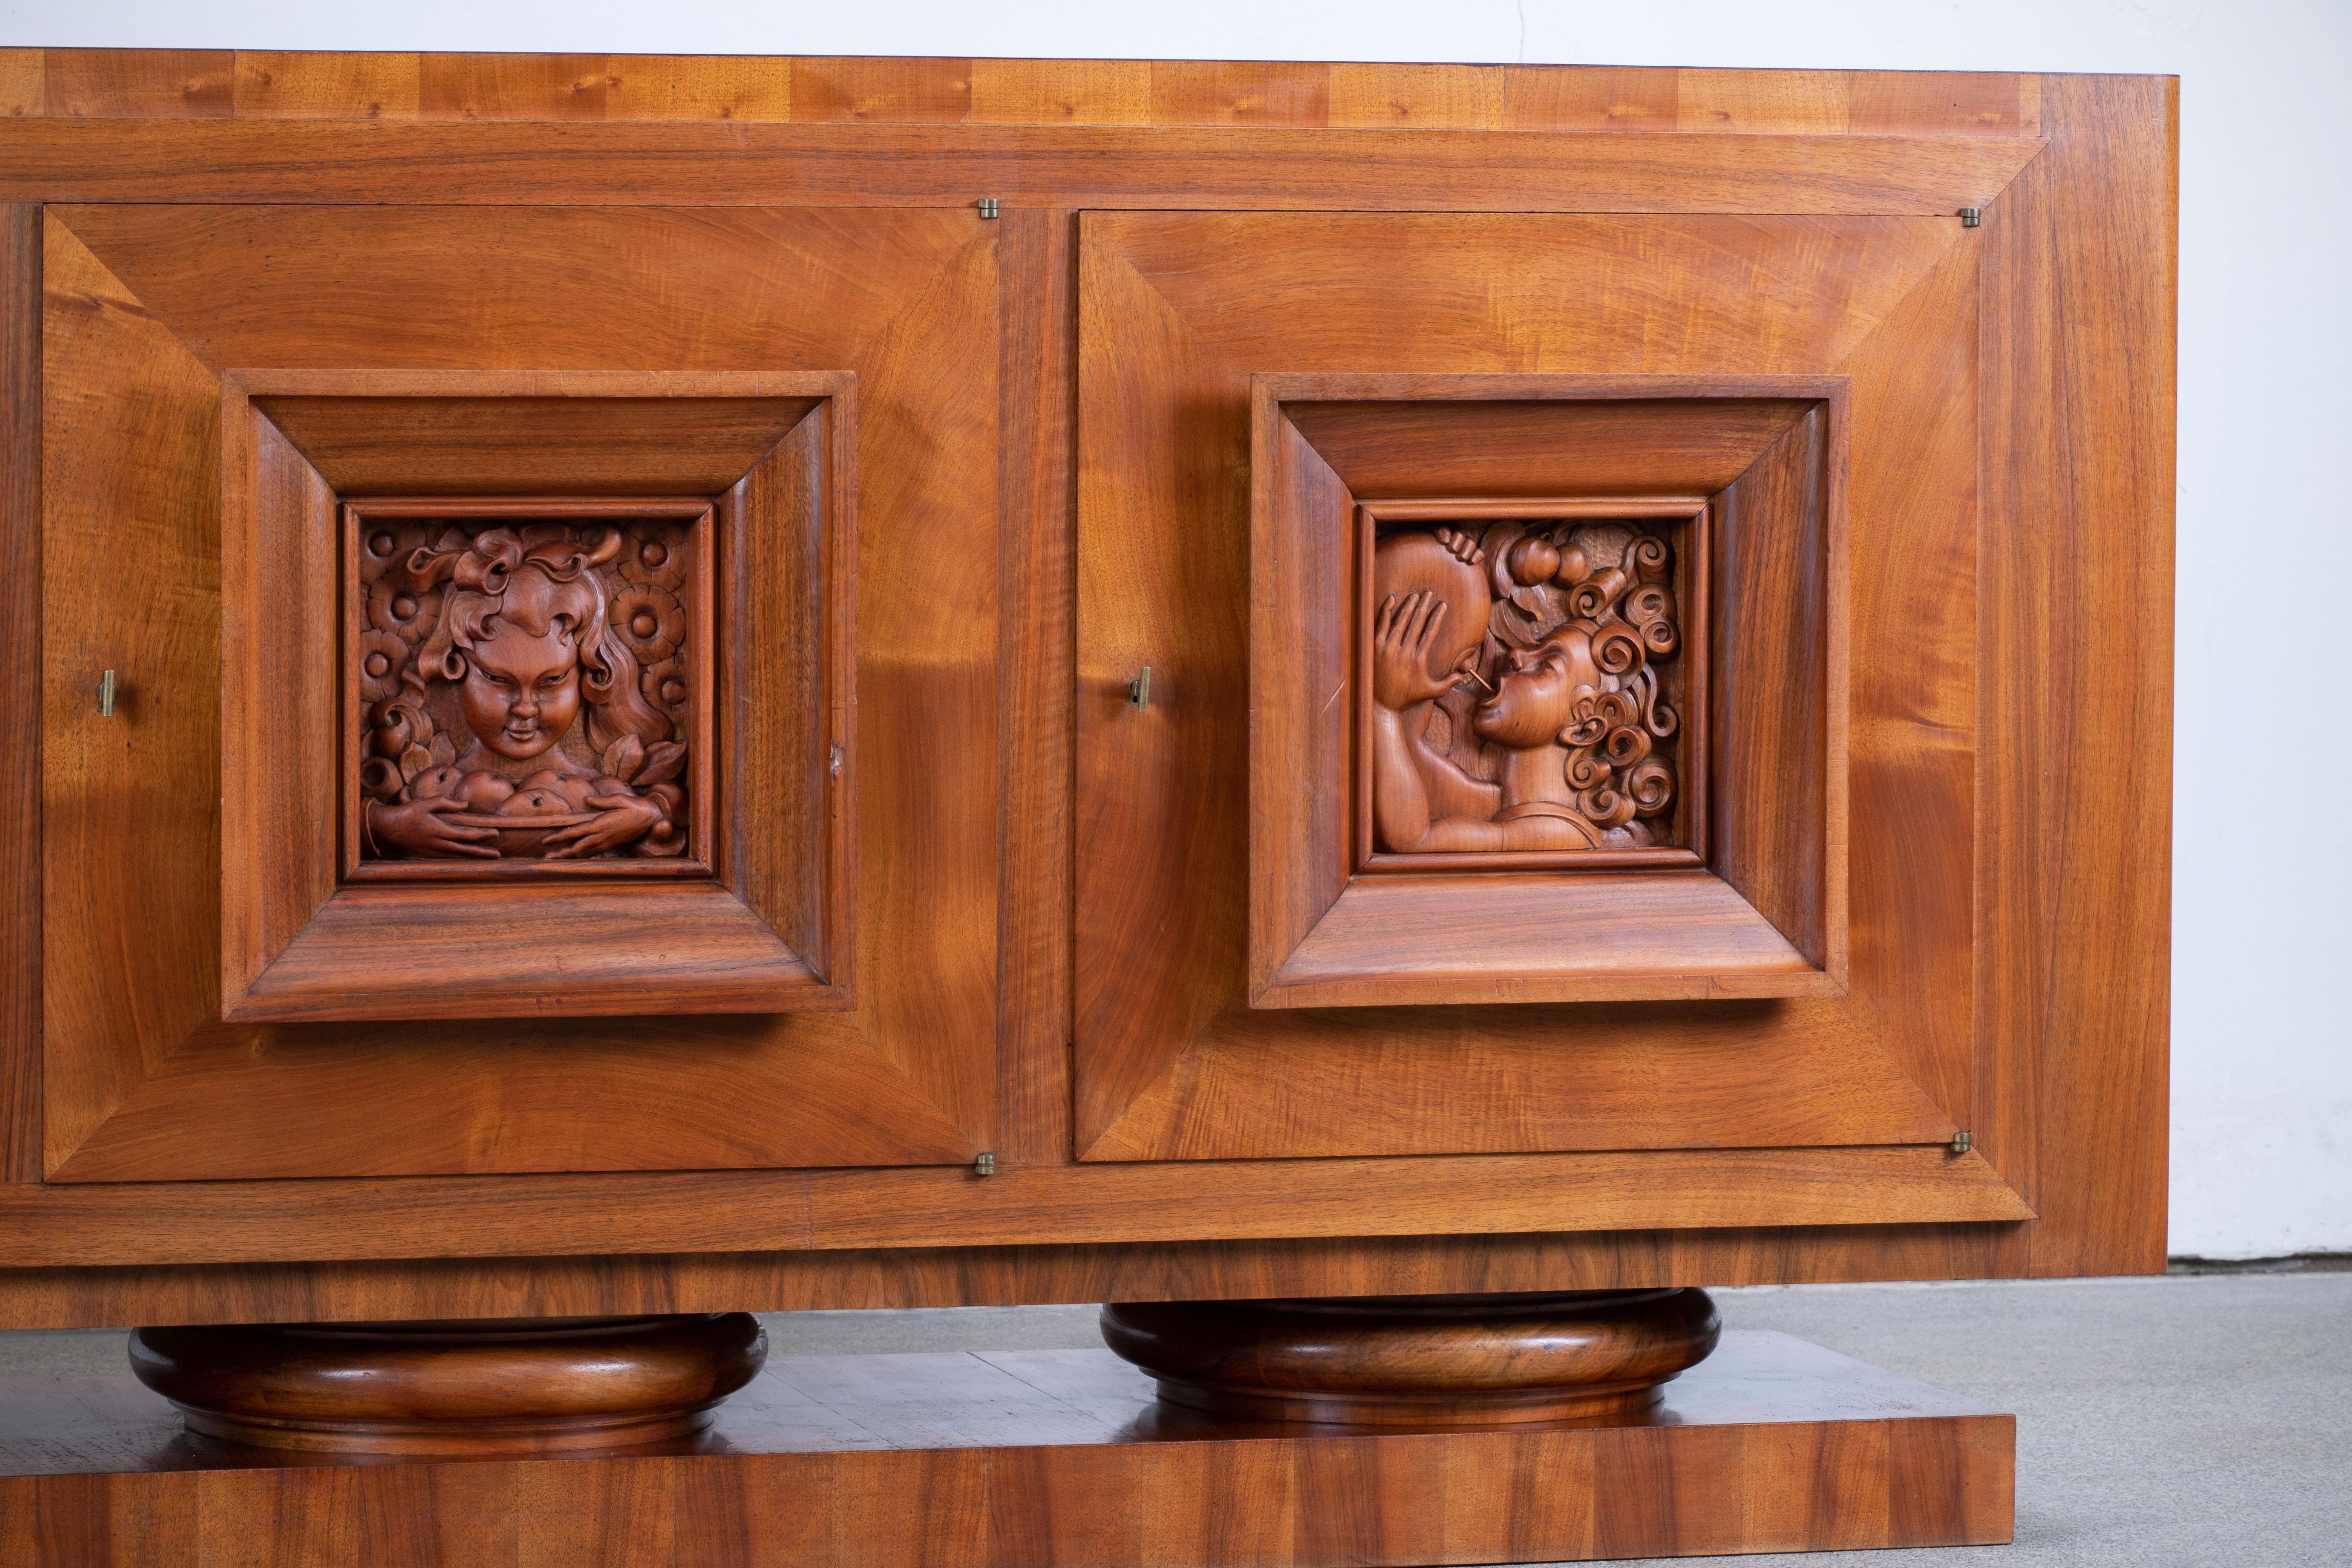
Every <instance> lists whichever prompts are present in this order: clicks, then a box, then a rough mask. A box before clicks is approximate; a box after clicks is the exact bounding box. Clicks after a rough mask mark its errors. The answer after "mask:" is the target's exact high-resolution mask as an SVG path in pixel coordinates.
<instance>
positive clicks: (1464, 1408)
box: [1102, 1288, 1721, 1427]
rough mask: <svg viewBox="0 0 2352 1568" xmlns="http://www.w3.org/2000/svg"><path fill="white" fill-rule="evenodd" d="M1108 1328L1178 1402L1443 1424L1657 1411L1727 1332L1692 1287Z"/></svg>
mask: <svg viewBox="0 0 2352 1568" xmlns="http://www.w3.org/2000/svg"><path fill="white" fill-rule="evenodd" d="M1102 1331H1103V1340H1104V1342H1106V1343H1108V1345H1109V1346H1110V1348H1111V1349H1112V1350H1114V1351H1116V1352H1118V1354H1119V1355H1121V1356H1123V1357H1125V1358H1126V1359H1127V1360H1129V1361H1131V1362H1133V1363H1135V1364H1136V1365H1138V1366H1139V1367H1142V1368H1143V1369H1144V1370H1145V1371H1147V1372H1149V1373H1151V1374H1152V1375H1153V1376H1154V1377H1155V1378H1157V1379H1159V1382H1160V1398H1161V1399H1163V1400H1165V1401H1167V1402H1168V1403H1169V1404H1171V1405H1188V1406H1190V1407H1192V1408H1193V1409H1195V1410H1208V1411H1214V1412H1216V1413H1218V1414H1220V1415H1245V1416H1250V1417H1253V1418H1255V1419H1260V1420H1266V1421H1318V1422H1325V1423H1331V1422H1338V1423H1341V1424H1344V1425H1352V1426H1421V1427H1438V1426H1492V1425H1495V1424H1496V1423H1497V1422H1516V1421H1570V1420H1578V1419H1581V1418H1583V1417H1585V1416H1591V1415H1622V1414H1623V1413H1625V1412H1628V1411H1633V1410H1643V1409H1646V1408H1648V1407H1649V1406H1650V1405H1654V1404H1656V1403H1657V1402H1658V1399H1659V1395H1660V1390H1661V1389H1662V1388H1663V1387H1664V1384H1667V1383H1668V1382H1670V1381H1672V1380H1673V1379H1674V1378H1675V1377H1678V1376H1680V1375H1681V1374H1682V1373H1685V1372H1686V1371H1688V1370H1689V1369H1690V1368H1692V1367H1694V1366H1696V1365H1697V1364H1698V1363H1700V1362H1702V1361H1705V1360H1706V1354H1707V1352H1709V1351H1711V1350H1713V1349H1715V1342H1716V1336H1717V1333H1718V1332H1720V1331H1721V1325H1720V1324H1719V1323H1718V1322H1717V1320H1716V1315H1715V1303H1714V1302H1713V1301H1711V1300H1708V1299H1707V1294H1706V1291H1704V1290H1698V1289H1688V1288H1685V1289H1663V1290H1571V1291H1566V1292H1552V1293H1547V1294H1541V1295H1501V1296H1359V1297H1344V1298H1335V1299H1331V1300H1290V1301H1134V1302H1115V1303H1113V1304H1111V1305H1109V1306H1107V1307H1105V1308H1104V1309H1103V1310H1102Z"/></svg>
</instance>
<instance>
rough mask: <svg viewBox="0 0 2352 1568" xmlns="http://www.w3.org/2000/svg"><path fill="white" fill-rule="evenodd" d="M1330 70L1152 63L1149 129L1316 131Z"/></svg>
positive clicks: (1250, 63)
mask: <svg viewBox="0 0 2352 1568" xmlns="http://www.w3.org/2000/svg"><path fill="white" fill-rule="evenodd" d="M1330 106H1331V68H1330V67H1328V66H1327V65H1322V64H1319V63H1314V62H1307V63H1298V62H1290V63H1285V62H1282V61H1274V60H1154V61H1152V62H1151V123H1152V124H1154V125H1265V126H1310V125H1321V124H1323V123H1324V122H1325V121H1326V120H1327V119H1328V115H1329V113H1330Z"/></svg>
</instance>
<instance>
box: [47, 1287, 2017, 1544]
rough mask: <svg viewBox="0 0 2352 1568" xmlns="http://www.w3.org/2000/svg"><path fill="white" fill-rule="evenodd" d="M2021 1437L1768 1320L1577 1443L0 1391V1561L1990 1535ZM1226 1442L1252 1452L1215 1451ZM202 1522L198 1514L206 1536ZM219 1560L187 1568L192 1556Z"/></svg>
mask: <svg viewBox="0 0 2352 1568" xmlns="http://www.w3.org/2000/svg"><path fill="white" fill-rule="evenodd" d="M2015 1434H2016V1426H2015V1422H2014V1420H2013V1419H2012V1418H2011V1417H2010V1416H2008V1415H1998V1414H1995V1413H1993V1412H1991V1411H1989V1410H1986V1409H1984V1408H1982V1407H1980V1406H1978V1405H1973V1404H1970V1403H1969V1402H1968V1401H1966V1400H1963V1399H1959V1398H1957V1397H1955V1396H1953V1395H1951V1394H1944V1393H1942V1392H1940V1391H1938V1390H1936V1389H1933V1388H1929V1387H1927V1386H1925V1385H1923V1384H1917V1383H1914V1382H1911V1381H1910V1380H1908V1379H1906V1378H1902V1377H1897V1376H1895V1374H1893V1373H1887V1372H1882V1371H1880V1370H1879V1369H1877V1368H1875V1367H1871V1366H1865V1365H1864V1364H1862V1363H1859V1362H1854V1361H1850V1360H1848V1359H1846V1358H1845V1357H1843V1356H1840V1355H1837V1354H1834V1353H1832V1352H1829V1351H1825V1350H1822V1349H1821V1348H1820V1347H1819V1346H1815V1345H1809V1344H1805V1343H1802V1342H1799V1341H1796V1340H1791V1339H1790V1338H1788V1337H1786V1336H1785V1335H1780V1334H1763V1333H1730V1334H1726V1335H1725V1336H1724V1338H1723V1343H1722V1347H1721V1348H1720V1349H1719V1350H1718V1351H1717V1352H1716V1353H1715V1354H1714V1355H1713V1356H1711V1357H1709V1358H1708V1359H1707V1360H1706V1361H1705V1362H1704V1363H1700V1364H1699V1365H1698V1366H1696V1367H1694V1368H1693V1369H1692V1370H1691V1371H1690V1372H1689V1373H1686V1374H1685V1375H1684V1376H1682V1377H1680V1378H1678V1379H1676V1380H1675V1382H1674V1383H1672V1384H1668V1385H1667V1388H1666V1392H1665V1398H1664V1402H1663V1403H1662V1404H1660V1405H1656V1406H1654V1407H1653V1408H1650V1409H1646V1410H1642V1411H1637V1412H1633V1413H1631V1414H1627V1415H1616V1416H1605V1417H1601V1418H1598V1419H1593V1420H1587V1421H1582V1422H1578V1423H1574V1424H1571V1425H1560V1424H1550V1425H1546V1424H1522V1425H1516V1426H1489V1427H1485V1428H1480V1429H1461V1428H1456V1429H1453V1430H1435V1431H1430V1430H1412V1429H1400V1428H1394V1427H1390V1428H1365V1427H1356V1428H1348V1427H1339V1426H1315V1425H1311V1424H1307V1423H1290V1424H1279V1425H1277V1424H1273V1423H1265V1422H1253V1421H1246V1420H1240V1419H1236V1418H1233V1417H1229V1416H1214V1415H1207V1414H1204V1413H1202V1412H1198V1411H1191V1410H1183V1409H1179V1408H1175V1407H1172V1406H1170V1405H1163V1404H1160V1403H1158V1402H1157V1401H1155V1400H1154V1398H1153V1396H1152V1385H1151V1382H1150V1378H1149V1377H1148V1376H1147V1375H1146V1374H1145V1373H1141V1372H1139V1371H1138V1370H1136V1369H1135V1368H1133V1367H1131V1366H1129V1365H1127V1364H1126V1363H1122V1362H1120V1361H1119V1360H1118V1358H1117V1357H1115V1356H1113V1355H1111V1354H1110V1353H1109V1352H1107V1351H1023V1352H996V1353H989V1354H983V1355H892V1356H806V1357H791V1358H785V1359H782V1360H778V1361H773V1362H771V1363H768V1366H767V1368H766V1370H765V1371H764V1372H762V1373H761V1375H760V1376H759V1377H758V1378H757V1379H755V1380H754V1381H753V1382H752V1383H751V1386H749V1387H748V1388H746V1389H744V1390H743V1391H742V1392H741V1393H740V1394H737V1395H735V1396H734V1397H733V1398H732V1399H730V1400H729V1401H728V1402H727V1403H726V1404H725V1405H721V1406H720V1407H719V1411H718V1413H717V1417H716V1419H715V1420H714V1421H713V1423H712V1425H711V1426H710V1428H709V1431H708V1432H706V1433H704V1434H703V1435H701V1436H697V1437H690V1438H685V1439H681V1440H678V1441H676V1442H672V1443H667V1444H660V1445H655V1446H653V1447H649V1448H645V1449H638V1450H633V1451H632V1452H631V1453H630V1454H628V1455H614V1454H572V1455H553V1456H548V1457H544V1458H506V1459H499V1458H489V1459H468V1460H466V1461H463V1462H456V1463H451V1462H431V1461H424V1460H415V1461H394V1462H390V1463H386V1462H383V1461H381V1460H377V1461H370V1462H362V1463H353V1462H352V1460H350V1459H348V1458H338V1457H335V1456H331V1455H324V1454H310V1453H300V1452H296V1451H293V1450H289V1449H274V1450H273V1449H264V1448H248V1447H234V1446H231V1445H228V1444H225V1443H218V1442H215V1441H213V1440H211V1439H209V1438H205V1437H199V1436H192V1435H190V1434H188V1433H186V1432H184V1431H183V1430H182V1429H181V1427H180V1423H179V1418H178V1417H177V1415H175V1414H174V1413H173V1411H172V1410H171V1409H170V1407H169V1406H167V1405H164V1404H163V1402H162V1401H161V1400H159V1399H156V1398H155V1397H154V1396H153V1395H152V1394H147V1393H146V1392H144V1391H143V1390H142V1389H141V1388H140V1387H139V1386H138V1385H137V1384H135V1383H133V1382H132V1381H131V1379H130V1378H127V1377H123V1378H46V1379H30V1378H27V1379H20V1380H16V1381H11V1382H5V1383H0V1562H8V1563H18V1562H39V1563H81V1562H110V1563H145V1562H158V1561H160V1562H184V1561H188V1560H190V1558H191V1557H192V1556H194V1555H195V1554H194V1552H191V1551H190V1550H189V1549H187V1548H186V1547H185V1546H184V1543H185V1542H193V1541H195V1540H197V1539H198V1538H199V1533H200V1532H201V1537H202V1539H203V1540H204V1541H205V1542H215V1541H218V1542H224V1543H226V1542H234V1543H235V1546H236V1552H238V1553H239V1554H240V1555H239V1556H238V1558H237V1560H238V1561H258V1562H271V1563H281V1562H282V1563H291V1562H319V1561H324V1562H336V1563H356V1562H366V1563H448V1564H464V1565H465V1568H517V1565H520V1564H521V1563H670V1562H678V1563H704V1562H709V1563H730V1564H737V1565H740V1568H767V1565H770V1564H776V1565H781V1564H784V1563H791V1564H793V1565H794V1568H807V1565H829V1564H856V1568H950V1565H952V1568H1036V1565H1037V1564H1040V1563H1057V1564H1121V1565H1132V1564H1140V1563H1152V1564H1177V1563H1181V1564H1188V1565H1199V1568H1224V1565H1226V1564H1239V1563H1253V1564H1265V1563H1281V1564H1285V1565H1286V1568H1316V1565H1318V1564H1339V1563H1349V1564H1355V1565H1357V1568H1366V1565H1377V1564H1404V1563H1440V1562H1444V1563H1514V1562H1515V1563H1557V1562H1563V1561H1579V1560H1589V1559H1596V1558H1612V1557H1645V1556H1656V1555H1689V1556H1699V1555H1706V1554H1711V1553H1719V1552H1796V1551H1811V1550H1822V1549H1831V1548H1844V1549H1853V1548H1864V1547H1888V1546H1925V1545H1957V1544H1963V1543H1981V1542H1998V1541H2006V1540H2008V1539H2009V1536H2010V1529H2011V1508H2010V1481H2011V1466H2012V1456H2013V1454H2014V1450H2015ZM1233 1439H1246V1440H1245V1441H1235V1440H1233ZM200 1521H201V1522H200ZM198 1560H200V1561H210V1559H209V1558H201V1557H200V1558H198Z"/></svg>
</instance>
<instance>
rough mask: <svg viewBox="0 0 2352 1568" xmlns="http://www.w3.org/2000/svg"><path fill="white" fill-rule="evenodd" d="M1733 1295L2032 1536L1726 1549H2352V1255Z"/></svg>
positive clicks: (903, 1325) (1052, 1329)
mask: <svg viewBox="0 0 2352 1568" xmlns="http://www.w3.org/2000/svg"><path fill="white" fill-rule="evenodd" d="M1715 1295H1716V1300H1717V1304H1718V1305H1719V1306H1720V1308H1721V1309H1722V1312H1723V1319H1724V1322H1725V1323H1726V1325H1727V1326H1728V1327H1732V1328H1740V1329H1779V1330H1780V1331H1783V1332H1786V1333H1791V1334H1795V1335H1797V1336H1798V1337H1800V1338H1801V1339H1807V1340H1811V1341H1812V1342H1815V1343H1817V1344H1823V1345H1827V1346H1829V1347H1830V1348H1832V1350H1837V1351H1842V1352H1844V1353H1845V1354H1847V1355H1851V1356H1855V1357H1858V1358H1859V1359H1861V1360H1863V1361H1867V1362H1871V1363H1874V1364H1876V1365H1879V1366H1883V1367H1886V1368H1889V1369H1890V1370H1893V1371H1895V1372H1899V1373H1904V1374H1905V1375H1906V1376H1909V1377H1916V1378H1917V1379H1919V1380H1920V1381H1922V1382H1925V1383H1931V1384H1936V1385H1937V1386H1938V1387H1941V1388H1947V1389H1950V1390H1952V1391H1953V1392H1955V1393H1958V1394H1967V1395H1969V1396H1970V1397H1972V1398H1974V1399H1978V1400H1980V1401H1982V1402H1983V1403H1985V1404H1988V1405H1991V1406H1993V1407H1994V1408H1995V1409H2000V1410H2011V1411H2015V1412H2016V1413H2017V1448H2018V1453H2017V1542H2016V1544H2015V1545H2013V1546H1993V1547H1978V1548H1973V1549H1968V1550H1964V1551H1959V1552H1954V1551H1949V1550H1939V1551H1916V1552H1877V1553H1873V1554H1871V1555H1870V1556H1868V1557H1867V1558H1863V1557H1858V1556H1856V1555H1854V1554H1851V1553H1843V1552H1818V1553H1806V1554H1801V1555H1775V1556H1761V1557H1745V1558H1739V1559H1736V1560H1733V1559H1725V1560H1723V1561H1727V1562H1729V1561H1737V1562H1738V1563H1744V1564H1752V1565H1755V1568H1766V1565H1769V1564H1792V1563H1840V1562H1843V1563H1865V1562H1866V1563H1868V1564H1869V1568H1914V1565H1916V1568H1928V1565H1933V1568H2009V1565H2010V1564H2012V1563H2029V1564H2033V1565H2035V1568H2059V1565H2061V1564H2063V1565H2066V1568H2077V1565H2081V1568H2090V1565H2094V1564H2095V1565H2097V1568H2139V1565H2142V1564H2146V1565H2149V1568H2185V1565H2193V1568H2223V1565H2239V1564H2243V1565H2245V1568H2302V1565H2305V1564H2352V1273H2347V1272H2340V1271H2328V1272H2323V1271H2295V1272H2287V1273H2271V1274H2263V1273H2229V1274H2213V1275H2183V1274H2178V1273H2176V1274H2173V1275H2169V1276H2165V1277H2162V1278H2155V1279H2089V1280H2072V1279H2069V1280H2050V1281H2038V1282H2032V1283H2025V1284H1958V1285H1842V1286H1798V1287H1790V1288H1767V1289H1740V1290H1720V1291H1717V1292H1716V1293H1715ZM766 1322H767V1324H768V1334H769V1341H770V1346H771V1353H772V1354H775V1355H780V1356H782V1355H808V1354H816V1353H840V1352H892V1351H945V1350H1023V1349H1051V1348H1058V1347H1071V1348H1092V1347H1094V1346H1097V1345H1099V1344H1100V1343H1101V1342H1102V1341H1101V1337H1100V1336H1099V1335H1098V1334H1097V1332H1096V1331H1095V1310H1094V1309H1093V1308H1092V1307H976V1308H960V1309H955V1310H939V1311H902V1312H801V1313H788V1314H778V1315H773V1316H770V1317H768V1318H767V1319H766ZM123 1369H124V1368H123V1359H122V1336H121V1334H120V1333H117V1332H113V1331H103V1332H101V1331H87V1332H72V1333H0V1376H22V1375H25V1374H26V1373H41V1372H61V1373H89V1372H100V1373H114V1372H120V1371H122V1370H123ZM1684 1561H1689V1560H1688V1559H1684Z"/></svg>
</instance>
